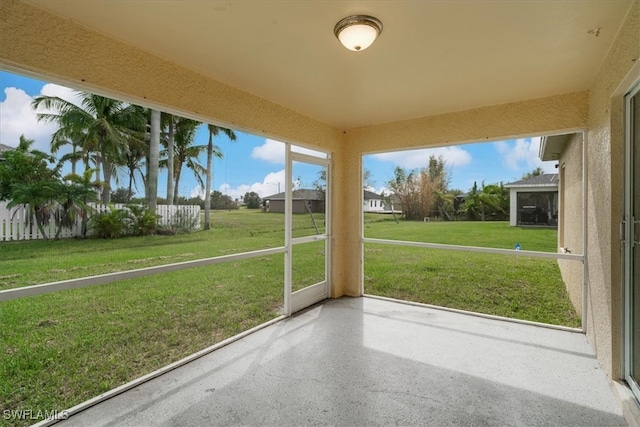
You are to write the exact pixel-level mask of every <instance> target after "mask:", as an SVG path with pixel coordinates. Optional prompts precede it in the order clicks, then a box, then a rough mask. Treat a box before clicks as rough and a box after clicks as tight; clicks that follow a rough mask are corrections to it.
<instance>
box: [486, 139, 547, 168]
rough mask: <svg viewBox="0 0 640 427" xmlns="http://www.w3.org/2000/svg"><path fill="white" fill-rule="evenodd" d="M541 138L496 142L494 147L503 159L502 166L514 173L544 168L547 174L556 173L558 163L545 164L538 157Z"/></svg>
mask: <svg viewBox="0 0 640 427" xmlns="http://www.w3.org/2000/svg"><path fill="white" fill-rule="evenodd" d="M540 141H541V138H539V137H536V138H521V139H516V140H515V142H513V143H511V142H508V141H499V142H494V143H493V146H494V147H495V149H496V151H497V152H498V154H500V156H501V157H502V164H503V165H504V166H505V167H506V168H507V169H509V170H512V171H514V172H522V171H523V170H525V171H530V170H533V169H535V168H537V167H540V168H542V170H543V171H544V172H545V173H556V170H555V163H556V162H543V161H542V160H540V157H538V153H539V151H540Z"/></svg>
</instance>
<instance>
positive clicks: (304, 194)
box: [263, 188, 324, 200]
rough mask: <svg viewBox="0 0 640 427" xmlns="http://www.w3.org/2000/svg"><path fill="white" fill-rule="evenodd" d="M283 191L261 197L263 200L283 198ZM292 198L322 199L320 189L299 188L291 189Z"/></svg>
mask: <svg viewBox="0 0 640 427" xmlns="http://www.w3.org/2000/svg"><path fill="white" fill-rule="evenodd" d="M284 196H285V192H282V193H278V194H274V195H271V196H267V197H263V199H264V200H284ZM293 200H324V196H323V194H322V192H321V191H318V190H309V189H304V188H301V189H299V190H293Z"/></svg>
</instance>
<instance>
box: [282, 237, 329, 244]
mask: <svg viewBox="0 0 640 427" xmlns="http://www.w3.org/2000/svg"><path fill="white" fill-rule="evenodd" d="M323 240H329V235H328V234H314V235H313V236H303V237H294V238H292V239H291V244H292V245H301V244H304V243H313V242H320V241H323Z"/></svg>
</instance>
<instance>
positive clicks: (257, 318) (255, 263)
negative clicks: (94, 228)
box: [0, 210, 580, 425]
mask: <svg viewBox="0 0 640 427" xmlns="http://www.w3.org/2000/svg"><path fill="white" fill-rule="evenodd" d="M212 218H213V223H212V229H211V230H208V231H201V232H197V233H192V234H185V235H177V236H148V237H139V238H123V239H118V240H84V241H83V240H65V241H50V242H43V241H30V242H8V243H0V289H8V288H15V287H21V286H28V285H31V284H38V283H46V282H52V281H58V280H65V279H69V278H76V277H84V276H89V275H95V274H103V273H108V272H113V271H122V270H127V269H133V268H140V267H147V266H153V265H161V264H166V263H173V262H179V261H185V260H190V259H198V258H205V257H212V256H219V255H225V254H230V253H238V252H244V251H250V250H256V249H263V248H272V247H278V246H282V244H283V240H284V231H283V228H284V221H283V215H282V214H273V213H261V212H258V211H248V210H240V211H229V212H226V211H225V212H214V213H213V215H212ZM323 220H324V218H323V216H321V215H317V216H316V221H317V222H318V224H322V223H323V222H324V221H323ZM293 227H294V235H295V236H302V235H311V234H315V229H314V228H313V224H312V222H311V219H310V218H309V216H307V215H296V216H295V218H294V226H293ZM555 233H556V231H555V230H548V229H529V230H527V229H519V228H514V227H508V224H505V223H466V222H459V223H458V222H456V223H437V222H431V223H417V222H401V223H400V224H396V223H395V222H394V221H393V220H392V218H390V217H387V216H380V215H371V214H368V215H366V216H365V235H366V237H375V238H388V239H395V240H414V241H430V242H436V243H449V244H463V245H471V246H488V247H504V248H512V247H513V245H514V244H515V243H521V245H522V247H523V249H530V250H541V251H555V245H556V243H555V238H556V237H555V236H556V234H555ZM323 255H324V248H323V242H314V243H310V244H305V245H300V246H296V247H294V249H293V259H294V265H293V280H294V290H296V289H299V288H302V287H304V286H308V285H311V284H313V283H317V282H318V281H320V280H322V278H323V277H324V256H323ZM283 264H284V261H283V255H274V256H268V257H260V258H254V259H249V260H244V261H241V262H232V263H226V264H220V265H213V266H208V267H201V268H194V269H189V270H183V271H179V272H173V273H168V274H162V275H154V276H148V277H144V278H138V279H130V280H121V281H119V282H115V283H111V284H107V285H100V286H93V287H87V288H81V289H75V290H70V291H63V292H57V293H53V294H47V295H40V296H36V297H28V298H22V299H18V300H13V301H8V302H1V303H0V325H1V328H0V349H2V350H0V413H2V412H3V411H5V410H21V409H22V410H33V411H37V410H41V411H44V410H49V411H50V410H54V409H57V410H62V409H66V408H69V407H71V406H74V405H76V404H78V403H80V402H82V401H84V400H87V399H89V398H91V397H94V396H96V395H98V394H101V393H103V392H105V391H107V390H110V389H112V388H114V387H117V386H119V385H121V384H123V383H125V382H127V381H130V380H132V379H135V378H137V377H140V376H142V375H144V374H146V373H148V372H150V371H152V370H155V369H157V368H160V367H162V366H165V365H167V364H169V363H171V362H173V361H175V360H178V359H180V358H183V357H185V356H187V355H189V354H192V353H193V352H195V351H197V350H200V349H202V348H205V347H207V346H210V345H213V344H215V343H217V342H220V341H221V340H223V339H225V338H227V337H230V336H233V335H235V334H237V333H239V332H241V331H243V330H246V329H249V328H251V327H253V326H255V325H258V324H260V323H263V322H265V321H267V320H269V319H272V318H274V317H277V316H278V315H279V314H280V313H281V309H282V305H283V278H284V265H283ZM365 292H366V293H369V294H374V295H381V296H388V297H393V298H400V299H407V300H411V301H417V302H424V303H430V304H435V305H442V306H447V307H453V308H460V309H465V310H471V311H479V312H483V313H490V314H497V315H501V316H508V317H515V318H520V319H527V320H534V321H539V322H547V323H556V324H562V325H569V326H579V324H580V320H579V317H578V316H577V315H576V313H575V311H574V310H573V307H572V306H571V304H570V302H569V300H568V298H567V295H566V293H565V291H564V284H563V282H562V280H561V278H560V273H559V269H558V266H557V263H556V262H555V261H554V260H545V259H532V258H527V257H521V256H519V257H509V256H504V255H488V254H475V253H466V252H454V251H443V250H434V249H422V248H410V247H400V246H388V245H380V244H370V243H367V244H365ZM28 423H29V420H16V419H12V420H6V419H4V418H0V425H26V424H28Z"/></svg>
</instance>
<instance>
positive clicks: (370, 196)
mask: <svg viewBox="0 0 640 427" xmlns="http://www.w3.org/2000/svg"><path fill="white" fill-rule="evenodd" d="M385 198H386V199H387V200H386V201H385V200H384V198H383V197H382V195H380V194H377V193H374V192H372V191H367V190H364V194H363V205H362V210H363V211H364V212H378V213H391V212H395V213H401V212H402V209H400V207H401V206H402V203H400V199H399V198H398V197H397V196H396V195H394V194H390V195H387V197H385ZM387 202H388V203H389V204H387Z"/></svg>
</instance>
